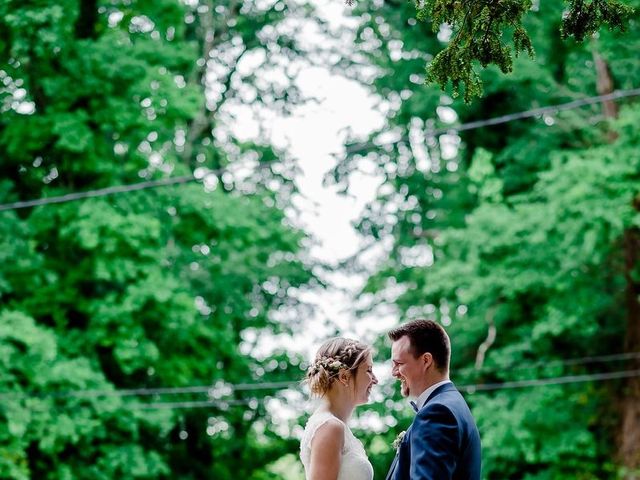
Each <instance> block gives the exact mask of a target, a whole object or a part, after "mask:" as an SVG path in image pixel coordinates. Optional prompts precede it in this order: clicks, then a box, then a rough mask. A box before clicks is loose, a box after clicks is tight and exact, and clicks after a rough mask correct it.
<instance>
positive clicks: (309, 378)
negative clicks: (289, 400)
mask: <svg viewBox="0 0 640 480" xmlns="http://www.w3.org/2000/svg"><path fill="white" fill-rule="evenodd" d="M369 353H371V347H370V346H368V345H366V344H364V343H362V342H358V341H357V340H351V339H349V338H342V337H336V338H331V339H329V340H327V341H326V342H324V343H323V344H322V345H321V346H320V348H319V349H318V353H316V358H315V360H314V362H313V363H312V364H311V365H310V366H309V368H308V369H307V374H306V376H305V381H306V382H307V383H308V384H309V389H310V390H311V393H312V394H314V395H318V396H323V395H324V394H325V393H327V392H328V391H329V389H330V388H331V385H332V384H333V382H334V380H335V379H336V377H337V376H338V374H339V373H340V370H343V369H344V370H349V371H351V372H353V374H354V375H355V374H356V373H357V370H358V367H359V366H360V364H361V363H362V362H363V361H364V360H365V359H366V358H367V355H368V354H369Z"/></svg>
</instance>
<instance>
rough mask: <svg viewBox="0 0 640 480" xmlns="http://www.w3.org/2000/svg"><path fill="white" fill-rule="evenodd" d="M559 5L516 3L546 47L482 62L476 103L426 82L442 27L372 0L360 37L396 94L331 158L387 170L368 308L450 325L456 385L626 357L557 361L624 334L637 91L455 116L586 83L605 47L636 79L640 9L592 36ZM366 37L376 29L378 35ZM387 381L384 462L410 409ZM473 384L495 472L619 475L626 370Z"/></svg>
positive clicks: (343, 172)
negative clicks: (468, 126) (505, 118)
mask: <svg viewBox="0 0 640 480" xmlns="http://www.w3.org/2000/svg"><path fill="white" fill-rule="evenodd" d="M633 6H634V7H637V3H634V4H633ZM562 7H563V6H562V5H561V4H560V2H540V3H539V8H538V9H537V10H534V11H530V12H528V13H527V14H526V15H525V16H524V17H523V18H522V24H523V28H525V30H526V31H527V32H529V34H530V37H531V44H532V46H533V47H534V48H535V51H536V57H537V58H536V61H533V60H531V59H529V58H527V57H526V56H524V57H520V58H518V59H516V60H514V64H513V73H512V74H511V75H508V76H505V75H503V74H502V72H501V71H500V69H499V68H496V66H488V67H487V68H486V69H484V70H482V71H479V72H478V76H479V78H480V80H482V82H483V84H484V88H485V92H484V96H483V97H482V98H480V99H477V100H476V101H474V102H473V103H472V104H465V103H464V102H463V101H462V100H456V99H452V98H451V97H450V96H448V95H445V94H442V93H440V92H437V91H435V89H434V88H428V87H427V88H425V86H424V85H422V84H421V82H420V81H418V80H419V78H421V77H420V75H421V71H422V68H423V67H422V65H421V60H423V59H424V58H427V59H429V55H431V52H434V51H437V50H439V48H440V47H441V45H442V43H440V40H439V39H438V36H437V35H436V32H435V31H433V30H434V29H432V28H429V29H427V28H425V24H423V23H415V22H413V21H412V20H413V19H412V15H413V12H411V11H410V10H409V9H408V8H406V5H404V4H393V3H389V2H386V3H385V4H384V5H380V6H378V7H376V8H375V9H372V8H368V9H367V10H366V12H364V11H363V12H361V16H360V20H361V22H362V24H361V26H360V30H359V32H365V31H368V30H367V29H368V28H370V29H371V31H372V32H373V33H374V34H375V36H374V37H373V38H372V39H370V40H368V41H367V39H365V38H361V39H360V40H359V41H361V42H362V49H363V50H364V52H365V54H366V56H367V58H368V59H369V61H370V62H371V63H372V64H373V65H375V66H377V67H378V73H377V75H376V77H375V78H374V79H373V82H372V86H373V87H372V88H373V90H374V91H375V92H376V93H378V94H379V95H380V96H383V97H384V98H386V99H389V100H390V102H389V103H390V104H391V106H390V112H389V115H388V117H387V119H388V120H387V125H385V126H384V127H383V128H381V129H380V130H379V131H377V132H374V133H373V134H372V135H371V136H370V138H368V139H367V141H366V142H363V141H361V140H360V141H357V142H356V141H355V139H352V142H351V144H350V145H349V146H348V150H347V151H348V155H347V157H346V158H345V159H344V161H343V162H341V163H340V164H339V165H338V166H337V168H336V170H335V172H334V174H335V178H336V179H337V181H338V182H341V183H343V184H346V183H347V182H348V178H349V175H350V173H351V172H353V171H355V170H358V169H359V168H360V167H361V165H363V164H364V165H366V166H367V168H369V169H370V165H371V164H373V165H375V166H377V168H378V170H377V171H378V172H379V174H380V176H381V178H382V179H383V183H382V185H381V187H380V189H379V195H378V197H377V198H376V200H375V201H373V202H371V203H370V204H369V205H368V206H367V208H366V210H365V211H364V212H363V216H362V218H361V219H360V223H359V228H360V231H361V232H362V233H363V234H365V235H366V236H368V237H370V238H372V239H376V238H383V239H385V241H386V242H387V243H386V244H387V245H389V250H388V255H385V256H384V257H383V258H382V259H380V260H379V262H378V267H377V268H376V269H375V271H374V272H373V273H372V274H371V275H370V276H369V279H368V281H367V284H366V286H365V288H364V289H363V292H362V296H363V299H368V300H369V305H368V308H367V309H366V311H367V313H368V314H371V313H372V312H375V309H376V308H378V307H379V306H381V305H384V306H385V307H388V305H389V303H391V304H392V305H393V306H394V307H395V308H397V309H398V312H399V316H400V320H401V321H402V320H408V319H413V318H416V317H422V318H425V317H426V318H432V319H435V320H437V321H440V322H441V323H442V324H443V325H445V326H446V328H447V330H448V332H449V334H450V335H451V338H452V343H453V358H452V379H453V381H454V382H455V383H456V384H457V385H458V386H461V387H464V386H474V385H479V384H480V385H481V384H494V383H495V384H498V385H500V384H502V383H505V382H514V381H521V380H531V379H545V378H554V377H563V376H570V375H589V374H594V373H603V372H610V371H618V370H625V369H627V368H629V365H628V364H627V363H625V362H623V361H616V362H583V363H580V362H577V363H575V364H572V363H568V364H567V363H563V361H564V359H567V358H581V357H592V356H597V355H607V354H611V353H618V352H621V351H624V348H625V344H626V343H627V339H626V328H627V326H626V323H627V312H628V310H627V304H626V300H625V289H626V288H627V282H628V279H627V277H625V272H624V270H625V262H624V258H625V257H624V249H623V241H624V239H625V237H626V236H627V235H628V232H633V231H635V230H634V229H635V228H636V226H637V222H638V210H637V200H634V199H637V198H638V194H639V190H638V185H639V184H640V183H639V175H640V173H639V172H640V165H639V164H638V156H637V153H636V152H637V146H638V142H639V141H640V138H639V137H638V134H637V129H636V128H635V127H634V125H636V124H637V123H638V121H640V110H638V108H637V105H635V104H631V105H627V106H624V104H622V102H620V105H619V107H620V108H621V110H620V112H619V116H620V118H619V119H618V120H616V121H613V120H608V121H603V117H602V106H601V105H596V106H593V107H585V108H581V109H575V110H572V111H567V112H563V113H556V114H549V115H545V116H543V117H541V118H536V119H529V120H520V121H513V122H509V123H505V124H503V125H496V126H492V127H485V128H479V129H475V130H466V131H459V132H456V131H455V125H456V123H458V122H459V123H468V122H474V121H479V120H483V119H487V118H491V117H495V116H499V115H503V114H510V113H515V112H519V111H524V110H528V109H531V108H536V107H540V106H544V105H553V104H557V103H563V102H566V101H570V100H572V99H576V98H581V97H584V96H587V95H592V94H593V93H594V92H595V91H597V88H599V87H600V85H599V83H600V82H601V80H602V78H601V77H600V78H599V76H598V75H599V73H598V72H597V71H596V68H595V65H594V57H596V56H597V55H599V56H600V58H603V59H604V61H605V62H606V65H607V67H608V69H609V71H610V80H611V81H612V82H613V88H634V87H636V86H637V85H638V84H639V82H640V77H639V76H638V73H637V72H638V71H640V70H638V66H639V65H638V59H637V55H636V54H635V50H636V49H637V48H639V46H640V34H639V31H638V25H637V23H636V22H629V24H628V28H629V31H628V32H626V33H625V34H624V35H623V34H621V33H619V32H618V31H607V30H602V31H600V32H599V35H598V38H597V40H595V39H594V40H592V41H591V42H588V43H576V42H572V41H566V40H563V39H562V37H561V34H560V23H561V19H562V13H563V12H562ZM359 12H360V11H359V10H356V13H359ZM429 18H430V17H429ZM427 20H428V19H427ZM373 24H378V25H383V26H384V28H383V29H382V28H380V29H379V31H376V30H375V27H374V26H373ZM436 30H437V29H436ZM454 35H455V33H454ZM369 43H371V44H372V45H373V44H374V43H378V46H377V48H376V49H375V51H374V50H373V48H371V49H370V50H369V49H368V48H367V45H368V44H369ZM632 72H635V73H632ZM600 75H602V73H601V72H600ZM434 130H439V131H440V132H447V133H442V134H439V135H433V133H432V132H433V131H434ZM388 132H393V136H394V138H395V141H394V142H393V143H388V142H389V140H388V139H389V135H388ZM612 132H615V134H616V140H615V142H613V141H612V135H611V133H612ZM634 202H635V203H634ZM364 258H368V257H364ZM353 264H354V266H355V267H356V268H358V267H359V268H363V269H364V268H367V269H369V268H370V265H371V264H370V260H369V263H367V264H366V265H360V264H359V258H356V259H354V262H353ZM635 268H636V269H637V265H636V267H635ZM491 332H493V333H494V334H495V337H492V334H491ZM381 343H382V342H381ZM385 348H387V347H386V346H384V345H381V348H380V350H381V357H382V358H384V352H385V350H384V349H385ZM381 389H382V391H381V397H383V398H384V400H382V401H381V402H380V403H379V404H376V405H372V406H371V407H370V412H367V413H366V414H365V415H367V414H375V415H379V416H380V417H381V418H382V419H383V421H382V424H383V425H390V426H391V425H393V427H392V428H389V430H388V431H386V432H385V431H383V432H382V433H380V434H371V433H369V434H367V442H368V448H369V449H370V450H369V451H371V452H376V453H373V458H372V460H373V463H374V465H375V466H376V475H380V476H383V475H384V472H385V467H388V465H389V462H390V460H391V458H390V457H391V456H392V455H391V453H390V452H388V451H387V450H386V449H384V448H377V447H376V445H379V444H380V442H379V440H380V439H384V440H385V441H384V442H383V445H388V444H390V442H391V441H392V440H393V437H394V436H395V434H396V433H397V432H398V431H400V430H403V429H404V428H406V426H407V424H408V421H409V416H410V414H411V413H410V412H408V411H407V410H408V409H407V408H406V405H405V404H402V403H398V401H399V398H398V395H397V391H396V389H394V387H393V385H384V386H382V387H381ZM463 391H464V392H466V397H467V400H468V401H469V403H470V404H471V406H472V410H473V412H474V415H475V417H476V419H477V421H478V424H479V428H480V433H481V436H482V441H483V446H484V450H483V452H484V453H483V461H484V467H483V472H484V476H485V478H487V479H494V478H495V479H504V478H522V479H524V478H527V479H534V478H535V479H543V478H544V479H575V478H585V479H586V478H588V479H595V478H618V474H619V472H620V470H621V466H620V463H619V462H620V461H619V460H618V458H619V457H618V452H617V451H616V449H617V447H616V443H615V439H616V438H619V434H620V432H619V430H618V429H619V417H618V415H619V411H617V410H616V408H614V407H615V405H617V404H618V402H619V401H620V400H621V399H623V398H624V396H625V395H626V393H625V392H629V391H630V389H629V390H628V389H626V388H625V383H624V381H602V382H598V381H593V382H585V383H576V384H571V385H561V386H543V385H539V386H535V387H529V388H521V389H506V388H505V389H498V390H495V391H481V390H478V389H476V390H474V389H473V388H469V389H467V388H464V389H463ZM393 418H396V419H397V422H398V423H397V424H394V421H393V420H392V419H393Z"/></svg>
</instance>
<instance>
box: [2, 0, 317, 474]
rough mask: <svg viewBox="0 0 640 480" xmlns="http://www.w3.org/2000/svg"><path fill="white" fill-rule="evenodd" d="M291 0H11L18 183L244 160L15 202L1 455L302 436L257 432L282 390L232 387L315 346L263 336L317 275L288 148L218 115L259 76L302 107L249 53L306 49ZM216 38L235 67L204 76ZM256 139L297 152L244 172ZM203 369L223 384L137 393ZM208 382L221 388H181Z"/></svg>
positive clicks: (5, 89)
mask: <svg viewBox="0 0 640 480" xmlns="http://www.w3.org/2000/svg"><path fill="white" fill-rule="evenodd" d="M283 7H285V5H284V4H282V3H280V2H276V3H274V4H269V5H261V6H260V5H254V4H251V5H247V8H246V11H244V10H245V8H244V7H243V12H242V15H241V14H240V11H239V9H240V4H239V3H235V2H188V3H185V2H181V1H177V0H159V1H155V2H148V1H135V2H130V1H122V2H120V1H115V2H113V1H110V2H102V1H97V2H91V1H87V2H72V1H63V2H47V1H44V2H42V1H41V2H30V3H27V4H24V3H22V2H14V1H9V2H0V81H1V83H0V112H1V113H2V115H1V116H0V172H1V173H2V179H3V180H2V182H0V203H7V202H13V201H17V200H26V199H33V198H39V197H50V196H57V195H64V194H68V193H72V192H78V191H85V190H93V189H98V188H103V187H107V186H115V185H123V184H133V183H138V182H140V181H141V180H145V179H161V178H166V177H169V176H181V175H189V174H194V172H195V170H196V168H200V169H201V170H202V171H204V172H205V175H207V177H206V178H207V180H211V179H212V178H213V176H212V174H211V171H212V170H215V169H219V168H220V167H224V168H228V171H225V172H224V175H220V178H219V179H218V177H216V180H217V181H218V182H219V183H216V182H206V183H207V185H208V187H209V188H205V187H204V186H203V185H202V184H201V183H196V182H193V183H192V184H184V185H175V186H171V187H163V188H157V189H147V190H141V191H134V192H128V193H122V194H118V195H112V196H107V197H100V198H93V199H85V200H81V201H75V202H67V203H62V204H52V205H44V206H40V207H37V208H33V209H23V210H17V211H9V212H2V213H1V214H0V261H1V262H2V267H1V268H0V370H2V372H3V373H2V374H1V375H0V392H1V393H0V395H1V396H2V406H1V407H0V417H2V421H1V422H0V423H1V424H2V425H1V427H0V477H2V478H12V479H29V478H38V479H43V480H46V479H56V480H59V479H87V480H88V479H92V480H95V479H113V478H123V479H162V478H184V479H199V478H218V479H231V478H235V477H237V476H240V477H243V478H252V477H253V476H254V475H257V476H259V474H260V472H264V471H267V470H266V469H267V468H268V466H269V465H271V464H273V463H274V462H275V461H276V460H277V459H278V458H280V457H282V456H283V455H284V454H286V453H287V452H291V451H294V450H295V445H293V443H292V441H291V440H289V439H284V438H282V437H281V436H278V435H276V434H274V433H273V432H270V431H267V432H266V433H265V434H264V437H265V438H266V440H265V441H263V442H257V441H256V442H248V441H246V439H247V438H249V437H250V436H251V435H252V434H253V433H254V432H256V431H257V426H258V425H260V426H264V425H269V424H270V422H271V417H270V415H271V413H270V412H269V411H267V409H266V407H265V404H264V403H263V400H264V397H266V398H270V397H275V396H276V395H277V393H278V392H277V391H276V390H272V391H268V390H267V391H259V392H253V391H235V390H234V389H232V388H231V387H230V386H231V385H233V384H237V383H248V382H253V381H260V380H262V379H266V380H269V379H272V380H289V379H291V378H292V377H293V378H298V375H299V369H298V367H297V362H298V361H299V359H297V358H289V356H287V355H284V354H282V353H281V352H276V353H274V354H272V355H271V354H268V352H267V354H266V356H265V355H258V354H257V353H256V342H257V339H258V338H260V337H261V336H264V335H269V334H271V333H284V332H289V331H291V330H292V329H296V328H298V326H297V325H295V323H284V322H281V321H279V320H277V319H276V317H277V316H276V315H275V313H276V312H278V311H279V310H280V309H294V311H295V309H296V308H299V305H298V304H297V302H296V300H294V299H293V298H292V297H291V296H290V295H288V292H289V291H290V289H292V288H293V289H296V288H299V287H301V286H304V285H307V284H308V283H309V282H312V281H313V276H312V274H311V273H310V269H309V267H308V266H307V265H306V264H305V263H304V262H303V261H302V259H301V255H300V253H301V248H302V246H301V243H302V239H303V233H302V232H301V231H299V230H297V229H296V228H294V227H292V226H290V224H289V222H288V220H287V218H286V217H285V214H284V213H283V211H282V209H281V206H282V205H286V204H287V203H288V200H289V198H288V195H289V193H290V192H291V191H292V190H293V188H292V186H291V181H290V180H291V179H290V178H289V176H288V170H287V168H286V160H287V159H286V158H285V157H284V156H283V155H282V153H281V152H279V151H277V149H275V148H274V147H273V146H271V145H268V144H264V145H262V144H260V140H255V141H253V142H248V141H244V140H243V141H239V140H237V139H236V138H234V137H233V135H232V134H231V133H230V132H220V131H219V130H220V129H221V128H224V127H225V125H226V119H224V118H223V119H221V118H220V115H222V113H221V112H222V111H223V110H224V109H223V106H224V104H225V102H227V101H229V100H230V99H234V97H241V96H242V94H244V93H246V90H251V89H253V90H255V91H256V92H258V96H259V97H260V100H259V103H260V104H261V105H263V106H265V107H268V108H274V109H281V108H282V105H281V103H282V98H281V97H278V95H277V94H276V93H277V91H278V90H279V89H281V88H283V89H285V90H287V88H286V87H285V86H282V85H277V86H274V85H273V84H271V83H269V82H266V81H261V79H257V78H256V77H255V76H242V75H240V74H238V73H237V70H236V69H235V67H233V65H232V64H234V62H235V63H236V64H237V62H238V61H240V60H241V58H242V55H243V54H244V52H251V53H253V54H255V55H256V56H257V57H260V56H263V57H264V58H265V62H264V64H263V65H262V67H263V68H265V69H268V68H271V67H273V66H274V65H277V64H278V62H280V61H282V59H281V58H280V57H278V55H276V54H275V53H274V54H273V55H271V54H270V55H269V56H267V55H264V54H265V53H266V52H267V51H269V52H272V53H273V52H275V50H276V47H277V48H279V49H281V51H283V52H285V53H284V54H285V55H291V56H292V55H296V54H297V53H298V50H297V48H298V47H297V46H296V45H295V43H294V42H292V41H291V39H290V38H288V37H287V38H285V39H283V38H280V37H279V36H278V35H277V34H275V33H274V32H275V30H276V29H275V27H276V26H277V24H278V23H279V22H281V21H282V20H283V19H284V18H285V15H286V14H287V11H286V8H283ZM212 32H213V33H212ZM214 33H215V36H214V39H213V42H212V43H210V37H209V34H211V35H213V34H214ZM278 45H282V46H281V47H280V46H278ZM238 47H242V49H243V53H242V54H240V56H237V57H235V58H234V59H232V58H231V57H232V56H233V55H237V50H236V49H238ZM207 48H209V49H210V50H206V49H207ZM238 50H239V49H238ZM203 57H204V58H207V59H209V60H210V62H212V63H215V62H219V64H217V65H216V69H215V70H216V71H217V72H222V74H221V75H222V77H221V79H215V80H214V79H211V78H208V79H205V78H204V70H203V69H201V66H202V65H204V64H205V62H204V60H203ZM232 60H233V61H232ZM270 62H273V63H270ZM212 70H213V69H212ZM225 82H227V85H226V86H225V89H223V91H224V94H222V95H221V96H219V97H216V98H214V97H211V98H209V97H207V96H205V89H210V88H211V87H213V86H216V87H220V86H221V85H222V84H224V83H225ZM237 90H241V91H237ZM274 92H275V93H274ZM289 93H290V94H291V98H288V100H287V101H288V102H290V101H292V100H294V99H295V89H291V90H290V91H289ZM212 98H213V100H212ZM216 102H217V103H216ZM214 129H217V130H215V133H213V131H214ZM223 134H224V135H227V138H228V142H220V143H218V142H217V140H218V138H217V137H218V136H223ZM235 147H237V149H236V148H235ZM247 158H250V159H251V160H252V163H251V164H250V165H253V166H255V165H260V164H269V165H275V164H280V165H279V166H280V167H281V168H280V169H275V168H274V170H278V172H279V173H277V174H276V173H274V172H272V171H270V170H269V169H268V168H264V167H263V168H256V169H255V171H254V172H251V173H250V174H249V175H247V176H245V177H240V176H236V174H235V173H234V166H235V165H236V164H237V163H238V162H242V161H246V160H247ZM246 170H250V169H246V168H245V171H246ZM274 183H277V184H279V185H281V186H282V188H280V189H279V190H278V189H274V188H273V187H272V185H273V184H274ZM274 190H276V191H274ZM285 360H286V362H285ZM274 365H275V366H274ZM192 385H201V386H207V385H211V386H212V391H211V392H210V395H209V394H206V393H205V394H182V395H168V394H163V395H160V394H156V395H124V396H123V395H121V394H119V393H118V391H119V390H123V389H140V388H142V389H154V388H162V387H186V386H192ZM220 392H222V393H220ZM192 401H195V402H204V405H203V406H205V407H206V408H184V409H178V408H171V405H170V404H171V403H173V402H177V403H178V404H180V403H184V402H187V403H186V404H185V405H187V406H188V405H190V403H188V402H192ZM207 401H209V404H206V402H207ZM238 458H242V459H243V461H242V462H241V463H239V464H238V463H237V459H238ZM273 471H274V472H276V471H279V470H278V469H277V468H276V467H274V470H273ZM274 475H275V473H274ZM271 478H273V477H271Z"/></svg>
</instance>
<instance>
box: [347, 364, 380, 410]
mask: <svg viewBox="0 0 640 480" xmlns="http://www.w3.org/2000/svg"><path fill="white" fill-rule="evenodd" d="M377 383H378V379H377V378H376V376H375V374H374V373H373V360H372V358H371V354H368V355H367V358H366V359H365V360H364V361H363V362H362V363H361V364H360V366H358V370H357V374H356V375H355V381H354V386H353V390H354V394H355V400H356V405H361V404H363V403H367V402H368V401H369V394H370V393H371V389H372V388H373V386H374V385H375V384H377Z"/></svg>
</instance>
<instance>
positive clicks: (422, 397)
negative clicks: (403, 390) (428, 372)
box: [416, 379, 451, 410]
mask: <svg viewBox="0 0 640 480" xmlns="http://www.w3.org/2000/svg"><path fill="white" fill-rule="evenodd" d="M447 383H451V380H448V379H447V380H442V381H441V382H438V383H434V384H433V385H431V386H430V387H429V388H427V389H426V390H425V391H424V392H422V393H421V394H420V395H419V396H418V398H416V406H417V407H418V410H420V409H421V408H422V407H423V406H424V404H425V402H426V401H427V399H428V398H429V395H431V394H432V393H433V392H434V390H435V389H436V388H438V387H439V386H441V385H445V384H447Z"/></svg>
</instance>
